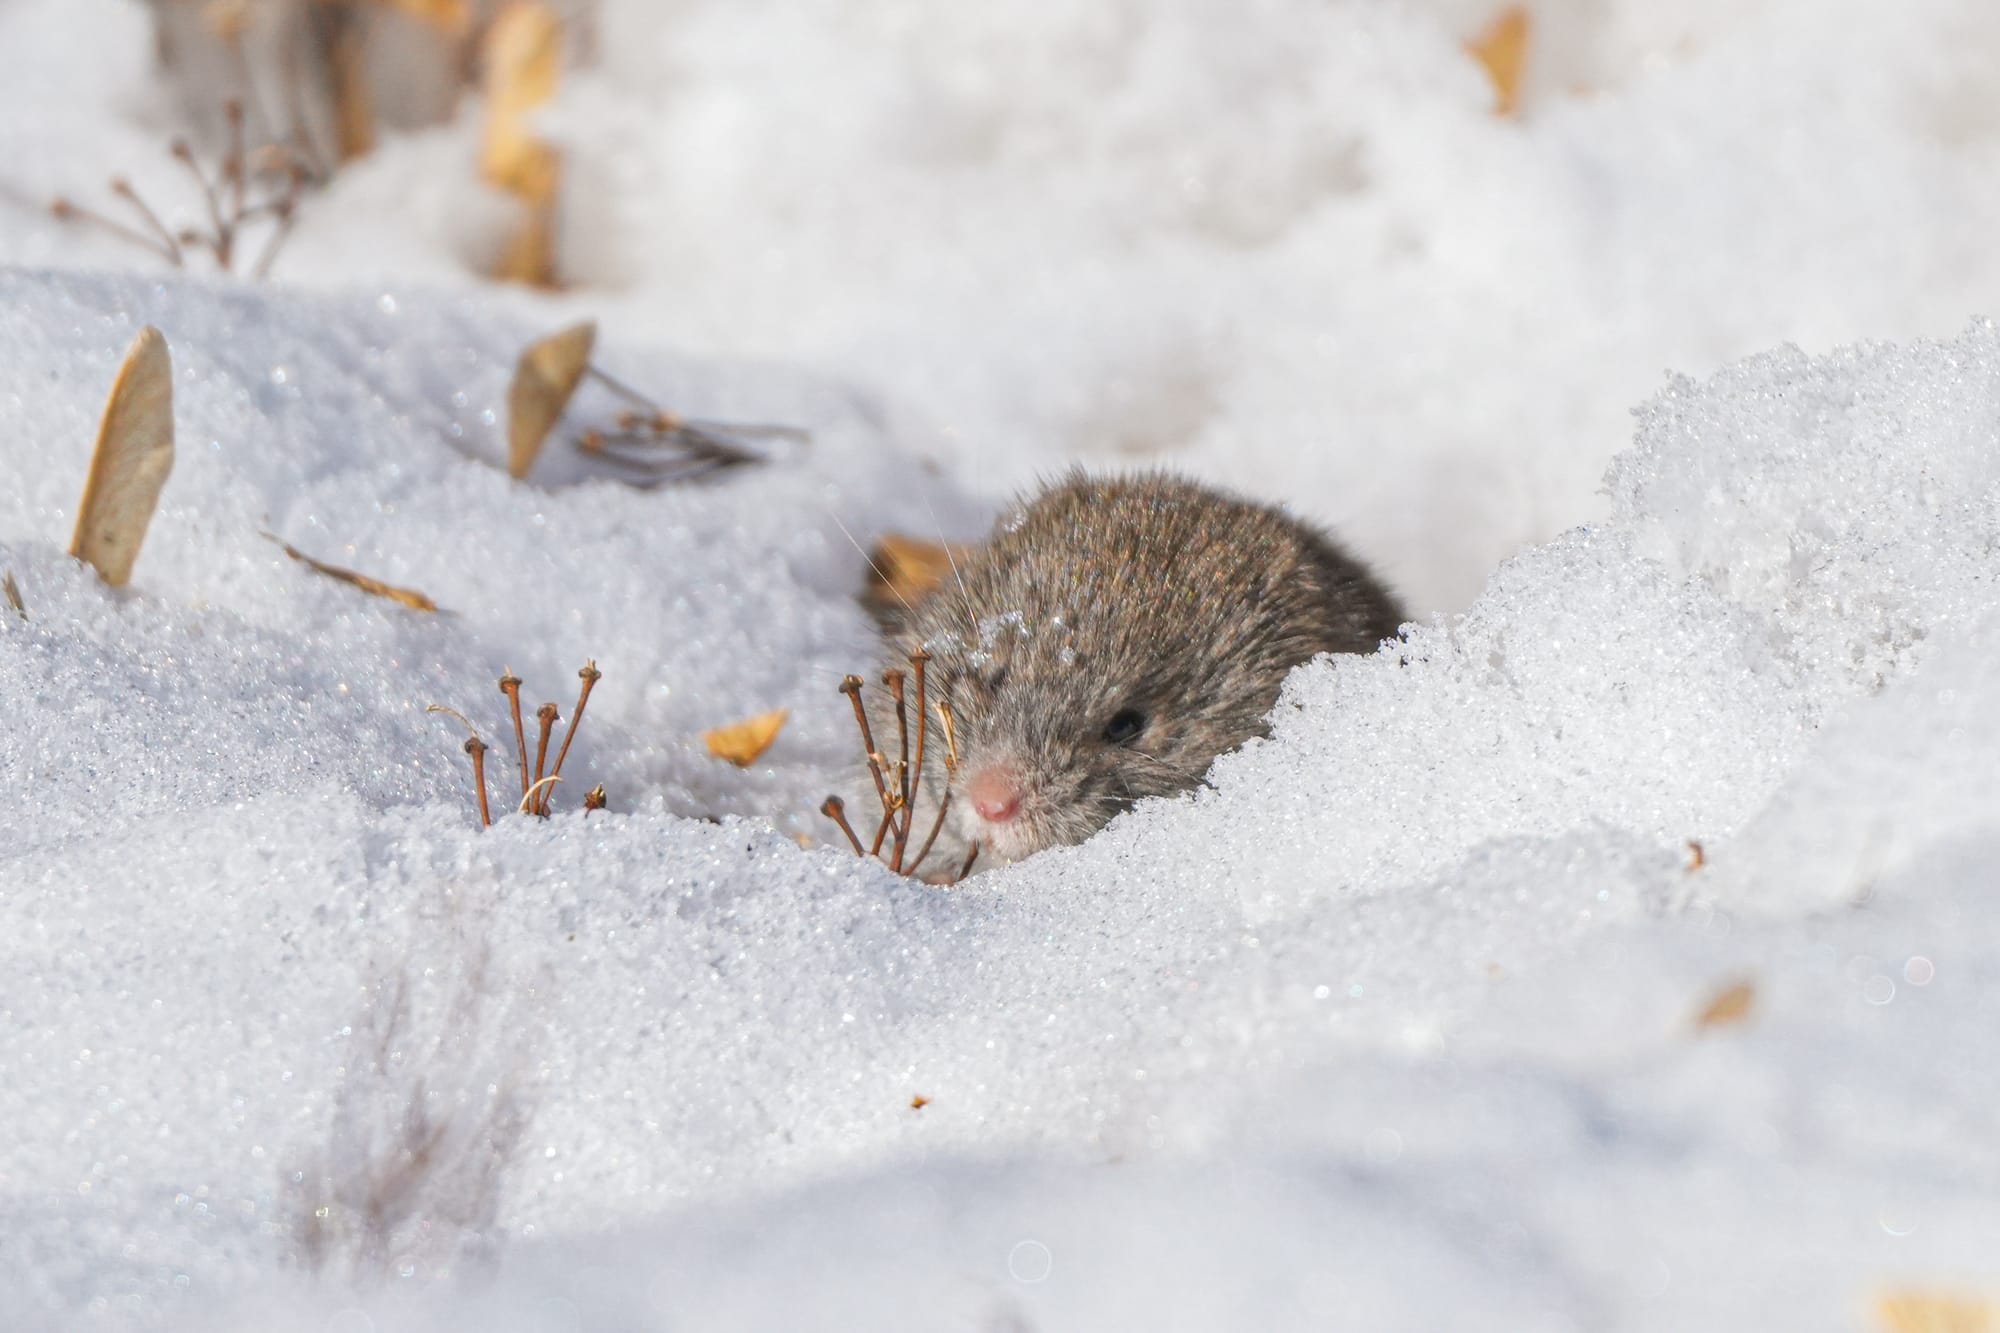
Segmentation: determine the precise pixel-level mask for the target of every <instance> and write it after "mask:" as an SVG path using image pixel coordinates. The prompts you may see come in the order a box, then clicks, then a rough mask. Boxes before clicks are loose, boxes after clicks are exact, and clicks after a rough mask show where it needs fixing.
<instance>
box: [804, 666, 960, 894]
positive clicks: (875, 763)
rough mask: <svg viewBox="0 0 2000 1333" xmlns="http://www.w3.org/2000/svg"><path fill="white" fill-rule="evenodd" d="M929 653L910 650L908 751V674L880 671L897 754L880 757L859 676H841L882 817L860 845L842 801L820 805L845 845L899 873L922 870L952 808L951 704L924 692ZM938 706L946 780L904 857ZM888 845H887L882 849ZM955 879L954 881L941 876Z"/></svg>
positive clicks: (831, 798)
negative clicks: (913, 717)
mask: <svg viewBox="0 0 2000 1333" xmlns="http://www.w3.org/2000/svg"><path fill="white" fill-rule="evenodd" d="M929 662H930V655H929V654H928V653H925V652H924V651H923V650H922V649H921V648H920V649H918V650H917V651H916V652H914V653H912V654H911V655H910V667H911V671H912V672H913V673H914V674H915V676H916V684H915V699H914V702H915V704H916V708H917V735H916V742H915V753H914V754H912V747H911V740H910V719H909V705H910V703H911V702H912V700H911V699H910V696H909V692H908V691H907V690H906V688H905V683H906V681H907V679H908V678H907V676H906V675H905V674H904V673H903V671H902V670H900V669H899V668H896V667H891V668H889V669H887V670H885V671H884V672H883V673H882V684H883V686H884V687H885V688H886V689H887V690H888V693H889V697H890V698H891V699H892V700H893V701H894V704H895V709H896V758H895V759H893V760H892V759H889V758H887V757H885V756H884V755H883V753H882V751H881V749H880V748H879V747H878V746H877V745H876V742H875V733H874V729H873V727H872V725H871V724H870V722H869V718H868V709H867V706H866V705H865V704H864V703H863V702H862V698H861V690H862V680H861V677H859V676H846V677H843V678H842V680H841V683H840V690H841V693H843V694H845V695H847V696H848V699H849V702H850V703H851V704H852V705H853V709H854V722H855V727H856V729H857V730H859V731H860V733H861V743H862V749H863V753H864V754H865V755H866V756H867V759H868V771H869V776H870V777H871V778H872V779H873V780H874V783H875V798H876V800H878V801H879V802H880V803H881V806H882V818H881V820H880V822H879V823H877V824H876V826H875V837H874V839H873V841H872V842H870V843H869V844H868V846H867V848H866V850H865V851H864V850H863V847H862V843H861V838H860V837H859V835H857V834H856V833H855V831H854V826H853V824H852V822H851V821H850V820H849V819H848V817H847V811H846V806H845V803H844V802H843V801H842V800H841V799H840V798H839V797H837V796H829V797H828V798H827V799H826V801H825V802H823V803H822V804H821V806H820V813H821V814H823V815H825V816H826V817H827V818H829V819H831V820H833V821H834V823H835V824H836V825H837V826H838V827H839V828H840V831H841V832H842V834H843V835H845V836H846V838H847V841H848V844H849V845H850V846H851V847H852V848H853V849H854V851H855V854H856V855H859V856H872V857H875V858H877V859H879V860H881V861H882V862H883V864H885V865H887V866H888V867H889V869H890V870H892V871H895V872H896V873H898V874H901V875H907V876H915V875H916V874H917V872H918V871H919V870H920V869H922V867H923V865H924V862H925V860H926V859H927V858H928V857H929V856H930V854H931V851H932V849H933V848H934V847H935V846H936V845H937V841H938V838H939V836H940V835H941V834H942V832H943V830H944V825H945V820H946V818H947V817H948V815H949V814H950V811H951V789H950V786H949V782H950V779H951V777H952V775H953V774H955V773H956V772H957V771H958V744H957V738H956V737H955V736H954V734H953V725H952V713H951V705H950V702H949V701H948V700H945V699H939V700H936V701H935V702H933V701H932V700H931V699H930V697H929V684H928V674H927V664H928V663H929ZM932 708H935V709H936V710H937V717H938V726H939V729H940V730H941V732H942V733H943V736H944V755H943V762H944V769H945V778H946V785H945V787H944V788H943V790H942V791H941V792H940V794H939V798H938V807H937V810H936V812H935V813H934V814H933V815H932V818H931V826H930V829H929V830H928V832H926V834H925V836H924V840H923V843H922V844H921V845H920V846H918V847H917V848H916V856H915V857H914V858H910V857H909V855H908V854H909V851H910V848H911V846H912V842H913V835H914V833H915V831H916V828H917V822H916V821H917V806H918V803H919V801H920V800H921V798H922V795H923V790H924V769H923V765H924V764H925V763H926V762H928V761H929V756H930V751H931V749H932V747H931V745H930V741H929V737H930V710H931V709H932ZM885 844H887V847H888V850H887V851H886V852H885V851H884V850H883V848H884V845H885ZM978 854H979V849H978V845H977V844H976V843H975V844H974V845H973V847H972V851H971V854H970V855H969V856H967V858H966V861H965V868H964V869H962V870H960V872H959V875H958V877H957V878H960V879H962V878H964V876H965V875H966V874H967V873H969V871H970V868H971V866H972V863H973V860H974V859H975V858H976V857H977V856H978ZM946 882H956V880H952V881H946Z"/></svg>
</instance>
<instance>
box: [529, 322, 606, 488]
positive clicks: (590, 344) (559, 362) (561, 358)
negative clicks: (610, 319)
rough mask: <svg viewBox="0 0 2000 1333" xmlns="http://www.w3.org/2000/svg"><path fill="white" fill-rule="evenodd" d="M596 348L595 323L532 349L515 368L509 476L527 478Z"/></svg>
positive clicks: (532, 345) (575, 327)
mask: <svg viewBox="0 0 2000 1333" xmlns="http://www.w3.org/2000/svg"><path fill="white" fill-rule="evenodd" d="M596 345H597V325H596V324H595V323H593V322H591V321H590V320H585V321H584V322H583V323H581V324H576V325H573V326H571V327H570V328H567V329H563V330H561V331H560V332H557V333H551V334H550V335H549V336H548V337H546V338H543V339H542V340H540V341H539V342H535V343H530V344H529V345H528V349H527V350H526V351H524V352H522V353H521V359H520V360H519V361H518V362H516V363H515V365H514V382H513V383H512V384H510V385H509V386H508V387H507V473H508V475H509V476H511V477H514V478H516V479H519V478H521V477H525V476H527V475H528V469H529V468H531V467H533V466H534V465H535V457H536V455H538V454H540V453H541V451H542V442H543V441H544V440H546V439H548V437H549V432H550V431H551V430H553V429H555V424H556V422H557V421H559V420H561V418H562V414H563V410H564V409H565V408H567V407H568V406H569V400H570V399H571V398H572V397H573V396H574V395H575V393H576V386H577V384H578V383H579V382H580V381H581V380H582V379H583V372H584V371H586V370H588V369H589V368H590V353H591V350H592V349H593V348H594V347H596Z"/></svg>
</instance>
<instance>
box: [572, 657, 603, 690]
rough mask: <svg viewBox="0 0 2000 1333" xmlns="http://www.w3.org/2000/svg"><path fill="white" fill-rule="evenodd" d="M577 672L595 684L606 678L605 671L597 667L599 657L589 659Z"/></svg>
mask: <svg viewBox="0 0 2000 1333" xmlns="http://www.w3.org/2000/svg"><path fill="white" fill-rule="evenodd" d="M576 674H577V675H578V676H580V677H582V678H583V679H584V680H587V681H589V682H590V683H591V684H593V685H595V684H596V683H597V682H598V681H600V680H603V679H604V673H603V672H602V671H599V670H598V669H597V659H596V658H594V657H593V658H589V659H587V660H586V661H585V662H584V664H583V666H582V668H581V669H580V670H578V671H577V673H576Z"/></svg>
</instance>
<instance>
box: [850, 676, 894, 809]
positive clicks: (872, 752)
mask: <svg viewBox="0 0 2000 1333" xmlns="http://www.w3.org/2000/svg"><path fill="white" fill-rule="evenodd" d="M861 686H862V680H861V677H859V676H847V677H845V678H843V679H842V680H841V682H840V692H841V693H842V694H844V695H846V696H847V697H848V699H849V700H851V701H852V702H853V704H854V720H855V722H856V723H857V724H859V725H860V727H861V748H862V749H863V750H865V751H866V752H867V754H868V772H869V773H870V774H871V775H872V776H873V777H874V779H875V795H876V796H877V797H879V798H880V799H881V801H882V806H883V808H884V809H889V808H891V807H890V805H889V789H888V787H887V786H886V785H884V783H883V781H882V756H881V755H880V754H879V753H877V752H876V749H875V736H874V733H873V732H871V731H870V730H869V728H868V710H867V709H866V708H863V707H862V706H861Z"/></svg>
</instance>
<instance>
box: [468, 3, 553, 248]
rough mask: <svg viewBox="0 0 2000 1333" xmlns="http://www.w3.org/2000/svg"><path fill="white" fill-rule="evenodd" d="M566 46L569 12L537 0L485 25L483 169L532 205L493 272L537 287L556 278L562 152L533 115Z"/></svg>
mask: <svg viewBox="0 0 2000 1333" xmlns="http://www.w3.org/2000/svg"><path fill="white" fill-rule="evenodd" d="M562 49H563V26H562V20H561V19H560V18H558V17H556V15H555V13H554V11H552V10H551V9H550V8H549V7H548V6H547V5H543V4H539V3H536V2H535V0H514V2H513V3H511V4H509V5H508V6H507V7H506V8H505V9H503V10H501V11H500V15H499V17H497V18H495V19H494V20H493V26H492V27H491V28H489V29H488V30H487V33H486V42H485V57H486V62H485V63H486V132H485V138H484V143H483V145H482V147H481V149H480V157H479V170H480V174H482V175H483V176H485V177H486V179H487V180H488V181H490V182H492V183H493V184H494V185H497V186H499V187H500V188H501V189H503V190H505V191H507V192H508V193H509V194H512V195H514V196H515V197H516V198H518V199H520V200H521V202H522V203H523V204H524V205H526V208H527V216H526V218H525V219H524V221H523V222H522V225H521V229H520V230H519V231H518V232H516V233H515V234H514V236H513V237H512V238H511V239H510V240H509V241H508V244H507V248H506V251H505V252H504V253H503V254H502V255H501V258H500V263H499V267H498V270H497V271H496V272H495V274H494V276H495V277H499V278H510V279H513V280H515V281H518V282H527V283H533V284H534V285H536V286H538V287H552V286H554V285H555V202H556V183H557V180H558V179H559V177H560V176H561V173H562V156H561V154H559V153H557V152H556V150H555V149H554V148H551V147H550V146H549V145H548V144H545V143H543V142H542V141H541V140H539V139H537V138H535V137H534V135H533V134H532V133H531V132H530V130H529V120H530V117H531V116H532V115H533V113H534V111H535V109H536V108H537V107H540V106H541V105H542V104H543V103H545V102H547V101H548V100H549V99H550V98H551V97H553V96H555V91H556V82H557V80H558V79H559V78H560V76H561V73H562Z"/></svg>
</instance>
